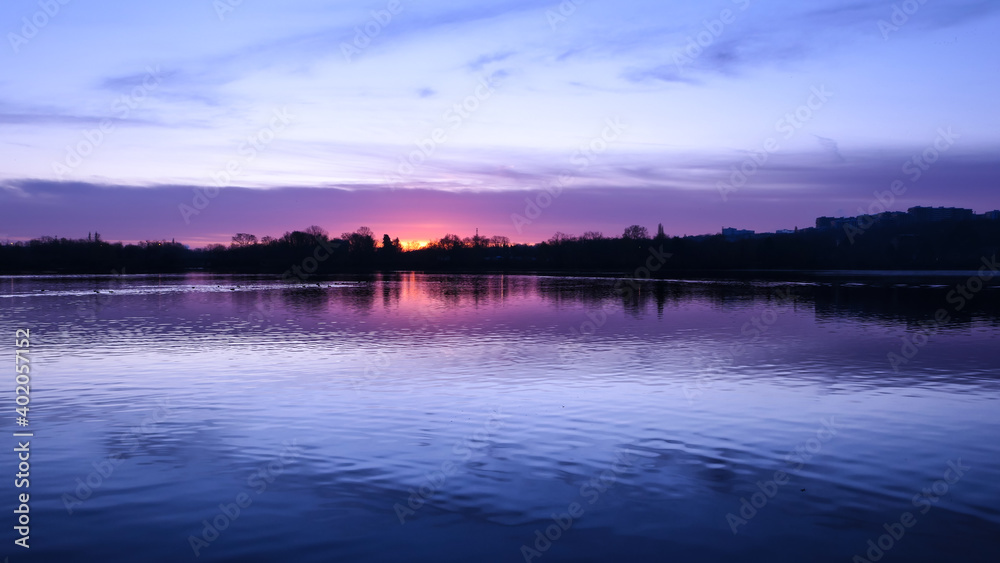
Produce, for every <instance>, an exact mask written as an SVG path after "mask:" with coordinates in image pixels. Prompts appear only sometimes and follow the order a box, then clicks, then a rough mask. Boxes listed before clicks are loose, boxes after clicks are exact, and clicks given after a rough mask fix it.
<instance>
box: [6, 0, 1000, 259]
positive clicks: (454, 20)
mask: <svg viewBox="0 0 1000 563" xmlns="http://www.w3.org/2000/svg"><path fill="white" fill-rule="evenodd" d="M95 4H97V3H93V2H83V1H82V0H8V1H6V2H4V3H3V4H2V6H0V32H2V33H3V35H4V44H3V45H0V209H2V213H0V240H4V239H10V240H23V239H29V238H33V237H38V236H43V235H50V236H65V237H71V238H77V237H85V236H86V234H87V233H88V232H91V231H100V232H101V233H102V236H103V238H104V239H105V240H123V241H137V240H157V239H176V240H178V241H182V242H185V243H188V244H191V245H192V246H200V245H204V244H208V243H216V242H222V243H225V242H227V241H228V240H229V238H230V237H231V236H232V235H233V234H234V233H236V232H250V233H254V234H257V235H258V236H263V235H272V236H280V235H281V234H282V233H283V232H285V231H288V230H293V229H303V228H305V227H307V226H309V225H319V226H321V227H323V228H325V229H327V230H329V231H330V232H331V233H333V234H339V233H341V232H344V231H353V230H354V229H356V228H357V227H359V226H361V225H366V226H369V227H371V228H372V229H373V230H374V231H375V232H376V234H377V235H379V238H381V234H382V233H388V234H390V235H391V236H393V237H399V238H400V239H402V240H404V241H424V240H432V239H438V238H440V237H442V236H444V235H445V234H447V233H455V234H458V235H460V236H471V235H472V234H474V232H475V230H476V229H477V228H478V229H479V230H480V232H481V233H482V234H485V235H506V236H508V237H510V238H511V239H512V240H514V241H517V242H534V241H541V240H545V239H548V238H549V237H551V236H552V235H553V233H555V232H557V231H560V232H564V233H568V234H571V235H573V234H576V235H579V234H581V233H583V232H584V231H601V232H603V233H604V234H606V235H609V236H616V235H620V234H621V232H622V230H624V228H625V227H626V226H628V225H631V224H641V225H644V226H646V227H647V228H649V229H650V230H651V231H653V230H655V228H656V225H657V224H658V223H662V224H663V225H664V228H665V230H666V232H667V233H668V234H672V235H685V234H703V233H715V232H719V230H720V229H721V228H722V227H724V226H725V227H730V226H732V227H740V228H749V229H754V230H757V231H773V230H776V229H786V228H787V229H791V228H794V227H808V226H812V225H813V224H814V222H815V218H816V217H818V216H825V215H831V216H842V215H848V216H851V215H858V214H861V213H866V212H872V211H875V212H877V211H879V210H880V209H881V208H887V209H889V210H905V209H907V208H908V207H912V206H917V205H943V206H960V207H971V208H973V209H975V210H976V211H977V212H985V211H989V210H993V209H997V208H998V207H1000V198H998V197H997V196H996V195H995V194H996V192H997V189H998V187H1000V185H998V184H1000V180H998V178H1000V158H998V155H1000V152H998V149H1000V112H998V111H997V110H996V92H997V91H998V86H1000V58H998V57H997V53H1000V33H998V32H1000V2H996V1H995V0H948V1H945V0H923V1H921V0H906V1H905V2H900V1H895V2H885V1H865V2H860V1H854V0H818V1H814V2H793V1H790V0H718V1H700V2H653V1H635V0H620V1H617V2H613V3H611V2H597V1H594V0H587V1H574V0H566V1H564V2H562V3H560V2H556V1H551V2H536V1H527V0H506V1H497V0H482V1H478V2H475V3H472V2H466V3H455V2H445V1H437V0H423V1H420V2H412V1H407V0H384V1H383V0H378V1H374V2H353V1H352V2H331V1H320V0H286V1H283V2H281V3H278V2H264V1H262V0H242V1H240V0H184V1H179V2H177V1H175V2H165V1H149V2H126V1H120V0H105V1H102V2H100V3H99V5H95ZM893 186H894V187H895V188H896V193H893V192H892V191H891V188H892V187H893ZM880 194H881V195H880ZM880 201H881V202H880Z"/></svg>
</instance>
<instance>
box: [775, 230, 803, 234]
mask: <svg viewBox="0 0 1000 563" xmlns="http://www.w3.org/2000/svg"><path fill="white" fill-rule="evenodd" d="M797 232H798V231H794V230H792V229H779V230H777V231H775V233H774V234H776V235H794V234H795V233H797Z"/></svg>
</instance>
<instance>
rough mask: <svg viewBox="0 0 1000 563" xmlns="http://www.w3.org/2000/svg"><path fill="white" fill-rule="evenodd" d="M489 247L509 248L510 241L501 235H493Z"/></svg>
mask: <svg viewBox="0 0 1000 563" xmlns="http://www.w3.org/2000/svg"><path fill="white" fill-rule="evenodd" d="M490 246H492V247H493V248H507V247H508V246H510V239H509V238H507V237H505V236H503V235H493V236H492V237H490Z"/></svg>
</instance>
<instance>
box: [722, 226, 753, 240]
mask: <svg viewBox="0 0 1000 563" xmlns="http://www.w3.org/2000/svg"><path fill="white" fill-rule="evenodd" d="M754 234H755V233H754V232H753V231H746V230H743V229H732V228H726V227H723V229H722V236H724V237H726V239H727V240H740V239H746V238H750V237H752V236H753V235H754Z"/></svg>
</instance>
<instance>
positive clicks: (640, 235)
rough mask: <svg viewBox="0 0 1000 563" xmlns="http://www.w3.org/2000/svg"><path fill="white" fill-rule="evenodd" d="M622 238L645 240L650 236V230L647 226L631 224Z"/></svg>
mask: <svg viewBox="0 0 1000 563" xmlns="http://www.w3.org/2000/svg"><path fill="white" fill-rule="evenodd" d="M622 238H625V239H630V240H644V239H648V238H649V231H648V230H647V229H646V227H642V226H639V225H631V226H628V227H626V228H625V232H624V233H623V234H622Z"/></svg>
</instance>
